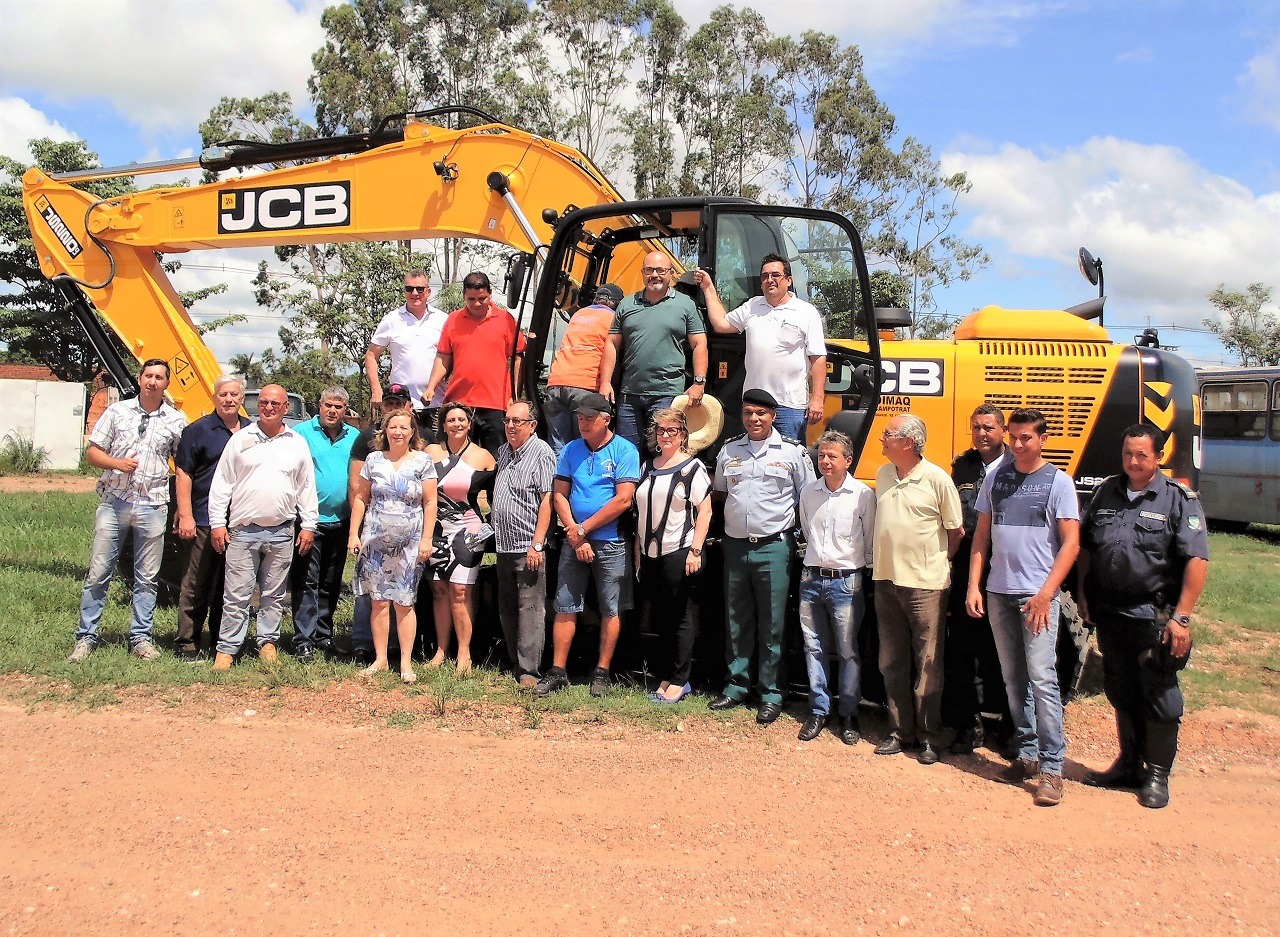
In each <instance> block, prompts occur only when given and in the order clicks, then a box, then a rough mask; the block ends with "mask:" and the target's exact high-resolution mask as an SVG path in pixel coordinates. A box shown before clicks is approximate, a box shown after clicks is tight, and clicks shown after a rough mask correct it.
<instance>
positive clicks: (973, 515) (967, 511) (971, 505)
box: [951, 446, 1013, 570]
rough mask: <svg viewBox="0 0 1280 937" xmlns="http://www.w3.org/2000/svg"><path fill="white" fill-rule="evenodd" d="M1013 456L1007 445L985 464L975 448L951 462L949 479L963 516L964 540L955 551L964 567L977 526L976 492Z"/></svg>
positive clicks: (966, 567)
mask: <svg viewBox="0 0 1280 937" xmlns="http://www.w3.org/2000/svg"><path fill="white" fill-rule="evenodd" d="M1012 458H1013V452H1012V451H1011V450H1010V449H1009V447H1008V446H1005V447H1004V448H1003V450H1001V452H1000V455H998V456H996V459H995V461H994V462H992V463H991V464H990V465H987V464H986V463H985V462H983V461H982V456H981V455H979V454H978V450H977V449H970V450H969V451H968V452H964V453H961V454H960V455H958V456H956V459H955V461H954V462H952V463H951V480H952V481H953V482H955V485H956V491H957V492H959V494H960V512H961V514H962V515H963V516H964V537H965V539H964V541H963V542H962V544H961V547H960V549H959V550H958V551H956V559H958V560H963V562H964V567H965V569H966V570H967V569H968V568H969V550H968V545H969V543H971V542H972V541H973V532H974V531H975V530H976V529H977V527H978V507H977V505H978V492H979V491H981V490H982V483H983V482H984V481H986V480H987V476H988V475H990V474H991V473H992V472H994V471H995V470H996V469H998V468H999V467H1000V466H1001V465H1003V464H1004V463H1005V461H1006V460H1007V459H1012Z"/></svg>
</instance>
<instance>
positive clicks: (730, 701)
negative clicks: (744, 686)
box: [707, 693, 742, 712]
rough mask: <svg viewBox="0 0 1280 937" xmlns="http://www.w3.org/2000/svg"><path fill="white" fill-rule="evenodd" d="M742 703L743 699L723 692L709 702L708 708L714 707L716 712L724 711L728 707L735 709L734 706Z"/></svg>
mask: <svg viewBox="0 0 1280 937" xmlns="http://www.w3.org/2000/svg"><path fill="white" fill-rule="evenodd" d="M741 705H742V700H739V699H734V698H733V697H732V696H725V695H724V694H723V693H721V694H720V695H719V696H717V697H716V698H715V699H713V700H712V701H711V702H709V703H707V709H712V710H715V711H716V712H724V710H726V709H733V707H735V706H741Z"/></svg>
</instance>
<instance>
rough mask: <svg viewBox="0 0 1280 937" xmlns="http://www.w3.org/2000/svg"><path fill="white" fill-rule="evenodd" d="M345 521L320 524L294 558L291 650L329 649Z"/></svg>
mask: <svg viewBox="0 0 1280 937" xmlns="http://www.w3.org/2000/svg"><path fill="white" fill-rule="evenodd" d="M350 532H351V525H350V524H348V523H347V522H346V521H339V522H337V523H335V524H320V525H319V526H317V527H316V535H315V541H314V542H313V543H312V545H311V549H310V550H308V551H307V552H306V553H302V554H297V555H295V556H294V558H293V569H292V571H291V572H290V574H289V591H290V594H291V596H292V598H293V651H294V653H295V654H296V653H298V652H299V651H304V650H307V649H309V648H317V647H318V648H322V649H326V650H327V649H328V648H329V647H330V646H331V644H332V642H333V612H334V609H336V608H337V607H338V599H339V598H341V597H342V574H343V572H344V571H345V570H346V568H347V536H348V534H350Z"/></svg>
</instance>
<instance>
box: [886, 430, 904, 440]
mask: <svg viewBox="0 0 1280 937" xmlns="http://www.w3.org/2000/svg"><path fill="white" fill-rule="evenodd" d="M880 438H881V439H906V438H907V437H906V436H905V435H904V434H903V433H894V432H891V431H890V430H885V431H884V432H883V433H881V434H880Z"/></svg>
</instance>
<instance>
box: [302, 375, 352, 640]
mask: <svg viewBox="0 0 1280 937" xmlns="http://www.w3.org/2000/svg"><path fill="white" fill-rule="evenodd" d="M349 399H350V398H349V397H348V395H347V392H346V390H345V389H343V388H341V387H338V386H337V385H333V386H331V387H326V388H325V389H324V390H322V391H321V392H320V412H319V414H318V415H317V416H314V417H312V418H311V419H310V420H309V421H308V422H306V423H303V424H301V425H299V426H297V427H295V432H297V433H298V435H299V436H301V437H302V438H303V440H304V441H305V442H306V444H307V448H308V449H310V450H311V465H312V467H313V468H314V470H315V476H316V495H317V497H318V499H319V502H320V522H319V524H318V526H317V527H316V535H315V541H314V542H313V543H312V546H311V549H310V550H308V551H307V552H306V553H297V552H295V553H294V557H293V567H292V569H291V570H290V585H289V588H290V591H291V592H292V594H293V656H294V657H296V658H297V659H298V660H300V661H303V662H307V661H310V660H313V659H314V658H315V654H316V651H317V650H321V651H329V650H330V649H331V647H332V641H333V612H334V609H336V608H337V607H338V598H339V596H341V594H342V573H343V570H344V569H345V568H346V565H347V536H348V534H349V533H350V522H351V505H350V502H349V501H348V500H347V468H348V466H349V464H350V462H351V447H352V446H353V445H354V444H355V441H356V437H357V436H358V435H360V434H359V433H358V432H357V431H356V430H355V428H354V427H352V426H348V425H347V424H346V423H345V422H344V418H345V417H346V415H347V403H348V401H349Z"/></svg>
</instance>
